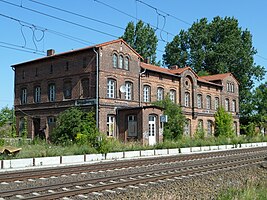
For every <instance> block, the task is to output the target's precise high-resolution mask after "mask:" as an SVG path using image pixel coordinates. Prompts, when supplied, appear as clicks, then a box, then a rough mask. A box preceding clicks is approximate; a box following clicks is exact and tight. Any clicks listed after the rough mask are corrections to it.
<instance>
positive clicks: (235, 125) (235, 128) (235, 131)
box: [233, 122, 237, 135]
mask: <svg viewBox="0 0 267 200" xmlns="http://www.w3.org/2000/svg"><path fill="white" fill-rule="evenodd" d="M233 126H234V133H235V134H236V135H237V122H234V124H233Z"/></svg>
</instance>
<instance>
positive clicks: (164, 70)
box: [140, 62, 176, 76]
mask: <svg viewBox="0 0 267 200" xmlns="http://www.w3.org/2000/svg"><path fill="white" fill-rule="evenodd" d="M140 65H141V67H142V68H143V69H148V70H151V71H156V72H160V73H164V74H168V75H172V76H174V75H176V74H174V73H173V72H172V71H173V70H170V69H167V68H163V67H159V66H155V65H151V64H147V63H144V62H141V63H140Z"/></svg>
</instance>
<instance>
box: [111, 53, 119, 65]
mask: <svg viewBox="0 0 267 200" xmlns="http://www.w3.org/2000/svg"><path fill="white" fill-rule="evenodd" d="M112 62H113V67H114V68H117V67H118V55H117V54H115V53H114V54H113V57H112Z"/></svg>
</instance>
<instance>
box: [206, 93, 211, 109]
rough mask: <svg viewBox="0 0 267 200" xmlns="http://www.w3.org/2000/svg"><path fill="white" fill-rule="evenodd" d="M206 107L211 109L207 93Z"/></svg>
mask: <svg viewBox="0 0 267 200" xmlns="http://www.w3.org/2000/svg"><path fill="white" fill-rule="evenodd" d="M206 108H207V110H210V109H211V97H210V96H209V95H208V96H207V97H206Z"/></svg>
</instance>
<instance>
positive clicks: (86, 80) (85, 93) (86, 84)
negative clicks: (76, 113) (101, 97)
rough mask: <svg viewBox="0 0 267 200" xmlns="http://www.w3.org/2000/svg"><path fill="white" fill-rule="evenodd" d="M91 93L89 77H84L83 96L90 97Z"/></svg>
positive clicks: (82, 82)
mask: <svg viewBox="0 0 267 200" xmlns="http://www.w3.org/2000/svg"><path fill="white" fill-rule="evenodd" d="M89 94H90V93H89V78H84V79H82V80H81V98H88V97H89Z"/></svg>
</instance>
